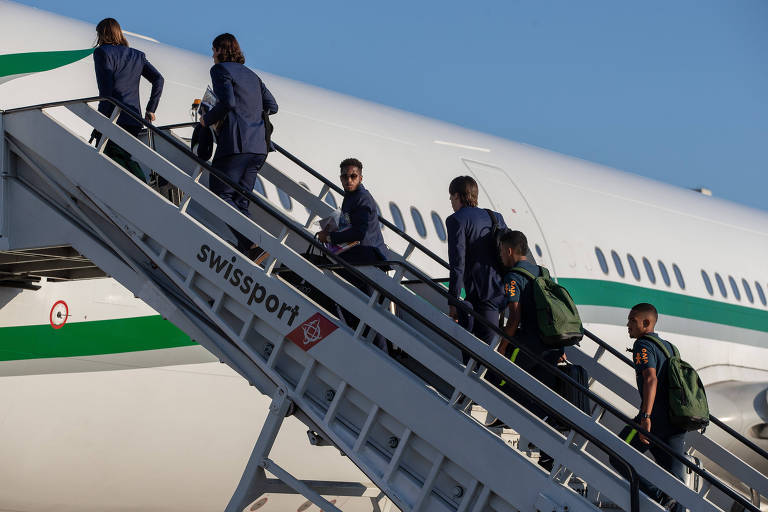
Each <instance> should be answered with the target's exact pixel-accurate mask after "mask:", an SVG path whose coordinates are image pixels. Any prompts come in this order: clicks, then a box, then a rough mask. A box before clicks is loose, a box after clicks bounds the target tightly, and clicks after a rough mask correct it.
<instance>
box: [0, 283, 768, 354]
mask: <svg viewBox="0 0 768 512" xmlns="http://www.w3.org/2000/svg"><path fill="white" fill-rule="evenodd" d="M559 282H560V283H561V284H562V285H563V286H565V287H566V288H568V290H569V291H570V292H571V295H573V298H574V300H575V301H576V303H577V304H579V305H581V306H603V307H610V308H625V309H629V308H631V307H632V306H634V305H635V304H637V303H638V302H651V303H652V304H654V305H655V306H656V307H657V308H659V310H660V311H661V312H662V313H663V314H664V315H667V316H675V317H680V318H685V319H690V320H698V321H703V322H709V323H714V324H720V325H724V326H730V327H738V328H743V329H750V330H753V331H758V332H768V311H767V310H760V309H755V308H749V307H745V306H739V305H736V304H728V303H724V302H718V301H715V300H708V299H701V298H698V297H689V296H687V295H683V294H680V293H675V292H669V291H664V290H656V289H653V288H643V287H640V286H633V285H629V284H624V283H616V282H613V281H599V280H594V279H576V278H561V279H560V280H559ZM195 344H196V343H195V342H194V341H192V340H191V339H190V338H189V337H188V336H187V335H186V334H184V333H183V332H182V331H180V330H179V329H178V328H177V327H175V326H174V325H173V324H172V323H170V322H168V321H166V320H163V319H162V318H161V317H160V316H157V315H153V316H144V317H134V318H122V319H115V320H101V321H95V322H77V323H68V324H66V325H64V327H62V328H61V329H58V330H56V329H53V328H52V327H51V326H50V325H26V326H19V327H4V328H0V361H14V360H23V359H42V358H50V357H77V356H92V355H101V354H117V353H123V352H136V351H142V350H157V349H163V348H173V347H184V346H190V345H195Z"/></svg>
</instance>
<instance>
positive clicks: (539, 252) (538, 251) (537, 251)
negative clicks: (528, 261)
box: [536, 244, 544, 258]
mask: <svg viewBox="0 0 768 512" xmlns="http://www.w3.org/2000/svg"><path fill="white" fill-rule="evenodd" d="M536 254H538V255H539V258H541V257H542V256H544V252H543V251H542V250H541V246H539V244H536Z"/></svg>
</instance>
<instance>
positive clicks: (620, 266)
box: [611, 251, 624, 277]
mask: <svg viewBox="0 0 768 512" xmlns="http://www.w3.org/2000/svg"><path fill="white" fill-rule="evenodd" d="M611 258H613V264H614V265H615V266H616V272H618V273H619V277H624V265H623V264H622V263H621V256H619V255H618V254H617V253H616V251H611Z"/></svg>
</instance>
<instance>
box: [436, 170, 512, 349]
mask: <svg viewBox="0 0 768 512" xmlns="http://www.w3.org/2000/svg"><path fill="white" fill-rule="evenodd" d="M448 194H449V197H450V200H451V207H452V208H453V211H454V212H455V213H454V214H453V215H451V216H449V217H448V218H447V219H445V227H446V231H447V233H448V263H449V266H450V281H449V286H448V293H450V294H451V296H453V297H455V298H457V299H458V298H459V296H460V295H461V289H462V288H464V292H465V293H466V296H465V297H466V298H465V302H464V303H465V304H466V305H467V306H469V307H471V308H472V309H473V310H474V311H475V312H476V313H477V314H478V315H480V316H481V317H482V318H484V319H485V320H487V321H488V322H489V323H490V324H492V325H494V326H496V325H498V323H499V310H500V309H501V305H502V302H503V298H504V291H503V289H502V286H501V276H500V275H499V271H498V269H497V268H496V267H497V265H496V262H497V261H498V254H497V252H498V248H497V247H496V239H495V231H497V230H498V229H503V228H506V227H507V226H506V224H504V217H502V216H501V214H500V213H498V212H493V211H491V210H485V209H483V208H478V207H477V195H478V188H477V182H476V181H475V180H474V178H472V177H471V176H459V177H457V178H454V179H453V180H452V181H451V183H450V185H449V186H448ZM494 228H495V229H494ZM449 308H450V315H451V317H452V318H453V319H454V320H455V321H457V322H459V323H460V324H461V326H462V327H464V328H465V329H467V330H468V331H470V332H471V333H472V334H474V335H475V336H477V337H478V338H479V339H481V340H483V341H485V342H486V343H490V341H491V339H492V338H493V332H492V331H491V330H490V329H488V328H487V327H486V326H485V325H483V324H482V323H480V322H475V321H474V318H473V317H469V316H467V315H464V314H460V312H459V311H458V310H457V308H456V306H454V305H453V304H449ZM463 358H464V362H466V360H467V355H466V354H465V355H464V356H463Z"/></svg>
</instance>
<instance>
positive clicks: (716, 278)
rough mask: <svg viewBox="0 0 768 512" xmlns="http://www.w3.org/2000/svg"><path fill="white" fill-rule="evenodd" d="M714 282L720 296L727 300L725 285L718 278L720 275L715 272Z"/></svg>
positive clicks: (720, 278)
mask: <svg viewBox="0 0 768 512" xmlns="http://www.w3.org/2000/svg"><path fill="white" fill-rule="evenodd" d="M715 281H717V287H718V288H719V289H720V295H722V296H723V297H725V298H728V290H726V289H725V283H724V282H723V278H722V277H720V274H718V273H717V272H715Z"/></svg>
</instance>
